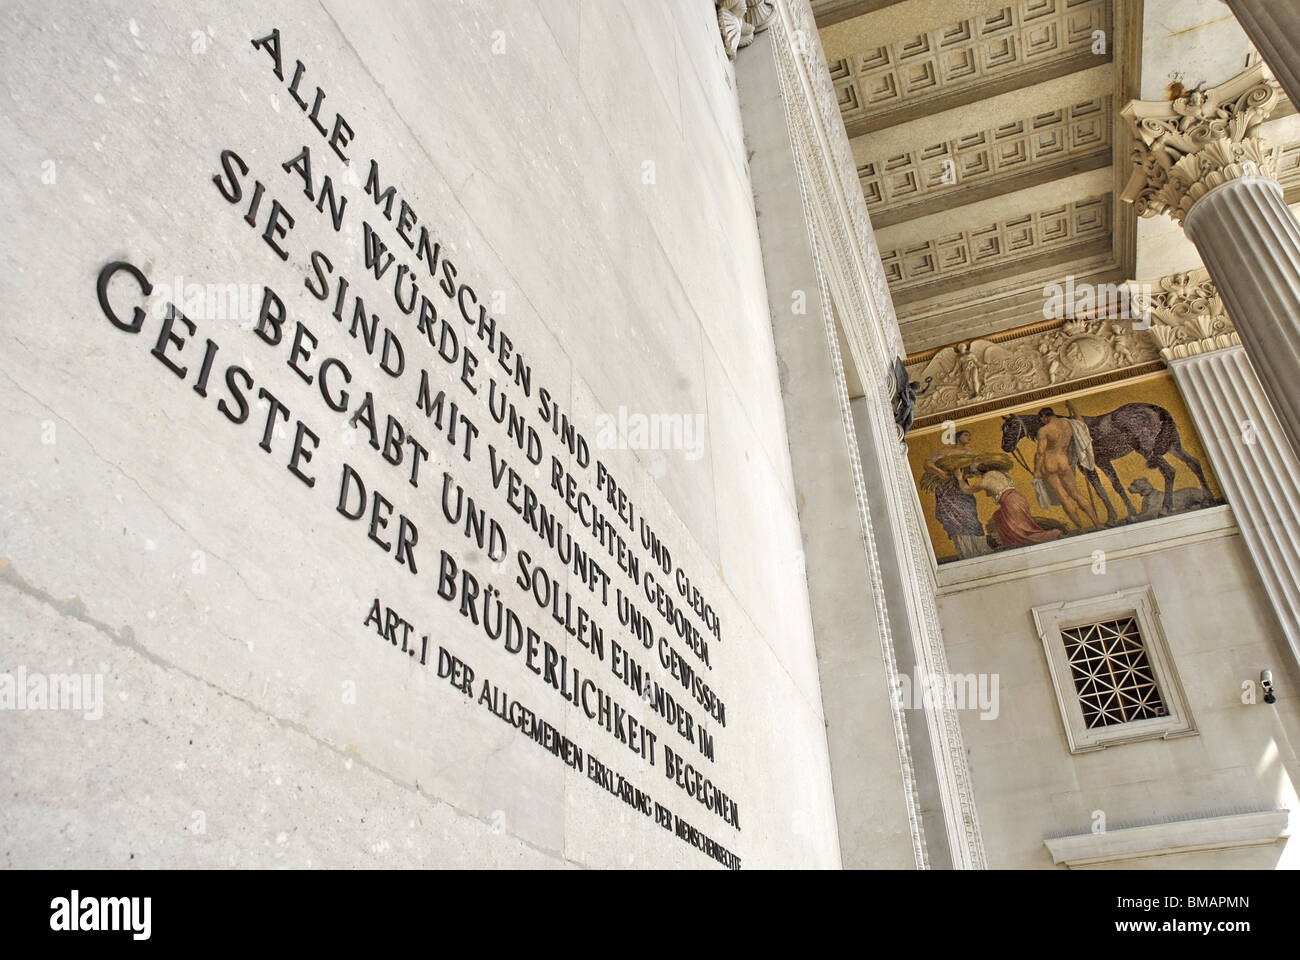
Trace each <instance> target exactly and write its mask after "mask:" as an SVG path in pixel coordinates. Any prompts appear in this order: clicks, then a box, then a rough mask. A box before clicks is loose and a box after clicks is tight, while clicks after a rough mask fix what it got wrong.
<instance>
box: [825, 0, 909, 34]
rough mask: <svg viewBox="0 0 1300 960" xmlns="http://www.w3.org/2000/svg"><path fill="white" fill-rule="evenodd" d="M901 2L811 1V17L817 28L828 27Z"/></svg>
mask: <svg viewBox="0 0 1300 960" xmlns="http://www.w3.org/2000/svg"><path fill="white" fill-rule="evenodd" d="M902 2H903V0H811V3H812V11H813V17H814V18H816V20H817V26H818V27H829V26H831V25H832V24H835V23H840V22H841V21H843V20H852V19H853V18H854V17H860V16H862V15H863V14H864V13H874V12H875V11H877V10H884V9H885V8H886V7H892V6H893V5H894V4H896V3H902Z"/></svg>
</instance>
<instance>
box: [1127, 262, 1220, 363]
mask: <svg viewBox="0 0 1300 960" xmlns="http://www.w3.org/2000/svg"><path fill="white" fill-rule="evenodd" d="M1156 283H1157V285H1158V286H1159V288H1160V289H1159V292H1157V293H1152V294H1149V295H1144V294H1142V293H1140V292H1139V294H1138V303H1139V306H1140V308H1141V309H1142V310H1143V311H1144V312H1147V311H1149V316H1150V317H1151V328H1150V329H1151V337H1152V339H1153V340H1154V341H1155V343H1156V344H1157V345H1158V346H1159V348H1160V355H1161V356H1162V357H1164V359H1165V360H1166V361H1170V360H1178V359H1182V358H1184V357H1192V356H1196V355H1197V354H1201V353H1210V352H1211V351H1214V350H1224V349H1226V348H1228V347H1237V346H1240V345H1241V338H1240V337H1239V336H1238V335H1237V331H1236V329H1235V328H1234V327H1233V325H1232V321H1231V320H1229V319H1228V312H1227V310H1226V309H1225V308H1224V306H1223V298H1222V297H1220V296H1219V291H1218V288H1217V287H1215V285H1214V281H1213V280H1211V279H1210V273H1209V271H1208V270H1205V269H1204V268H1197V269H1195V270H1192V271H1189V272H1188V273H1175V274H1171V275H1169V276H1167V277H1161V278H1160V279H1159V280H1157V281H1156Z"/></svg>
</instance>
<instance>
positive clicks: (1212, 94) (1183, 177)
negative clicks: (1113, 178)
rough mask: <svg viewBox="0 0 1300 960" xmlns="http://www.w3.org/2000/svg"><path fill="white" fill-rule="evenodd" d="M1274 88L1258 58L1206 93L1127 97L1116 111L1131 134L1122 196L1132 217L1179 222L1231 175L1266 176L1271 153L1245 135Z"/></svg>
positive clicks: (1274, 97)
mask: <svg viewBox="0 0 1300 960" xmlns="http://www.w3.org/2000/svg"><path fill="white" fill-rule="evenodd" d="M1280 95H1281V87H1279V86H1278V83H1277V81H1276V80H1274V79H1273V77H1272V75H1271V74H1270V73H1268V72H1267V69H1266V68H1265V67H1264V65H1263V64H1262V63H1260V64H1256V65H1255V66H1253V67H1251V68H1250V69H1248V70H1246V71H1245V72H1244V73H1240V74H1238V75H1237V76H1235V77H1233V78H1232V79H1231V80H1229V81H1228V82H1227V83H1223V84H1220V85H1219V86H1217V87H1212V88H1211V89H1209V90H1206V89H1204V87H1203V85H1202V87H1198V88H1197V89H1195V90H1191V91H1189V92H1188V93H1186V94H1185V95H1184V96H1181V97H1179V98H1178V99H1176V100H1174V101H1172V102H1167V101H1163V100H1161V101H1152V100H1132V101H1130V102H1129V103H1128V104H1127V105H1126V106H1125V107H1124V109H1123V110H1122V111H1121V114H1122V115H1123V116H1124V118H1125V119H1127V120H1128V123H1129V127H1130V128H1131V129H1132V130H1133V133H1134V134H1135V135H1136V137H1137V141H1138V142H1137V146H1136V147H1134V149H1133V168H1134V169H1133V173H1132V175H1131V176H1130V177H1129V182H1128V185H1127V186H1126V187H1125V188H1124V193H1123V194H1122V197H1123V199H1124V200H1125V201H1126V202H1128V203H1132V204H1135V205H1136V206H1137V212H1138V215H1139V216H1143V217H1153V216H1157V215H1159V214H1162V213H1167V214H1169V216H1171V217H1172V218H1173V219H1174V220H1176V221H1177V222H1178V223H1180V224H1181V223H1182V222H1183V219H1184V217H1186V216H1187V212H1188V211H1189V210H1190V209H1191V208H1192V205H1193V204H1194V203H1196V201H1197V200H1199V199H1200V198H1201V197H1202V196H1204V195H1205V194H1206V193H1207V192H1208V191H1209V190H1211V189H1213V188H1214V187H1217V186H1218V185H1219V184H1221V183H1224V182H1226V181H1228V180H1233V179H1236V178H1239V177H1267V178H1272V177H1273V175H1274V157H1273V153H1272V150H1270V149H1269V147H1268V146H1267V145H1266V144H1264V142H1263V141H1262V140H1260V139H1259V138H1258V137H1255V136H1253V135H1252V132H1253V131H1254V129H1255V128H1256V127H1258V126H1259V125H1260V124H1261V123H1263V122H1264V120H1265V119H1267V117H1268V115H1269V114H1270V113H1271V112H1272V110H1273V107H1274V106H1275V105H1276V104H1277V101H1278V98H1279V96H1280Z"/></svg>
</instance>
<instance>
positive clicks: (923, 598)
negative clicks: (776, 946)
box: [0, 0, 1300, 869]
mask: <svg viewBox="0 0 1300 960" xmlns="http://www.w3.org/2000/svg"><path fill="white" fill-rule="evenodd" d="M4 13H5V16H4V20H3V23H4V27H3V29H2V30H0V43H3V63H4V64H5V72H6V75H7V85H8V87H9V90H10V98H9V101H8V102H7V103H6V105H5V106H4V107H3V108H0V122H2V123H3V124H4V127H5V137H4V140H3V142H4V146H3V148H2V149H3V158H4V163H5V166H6V168H7V169H8V171H9V176H8V177H7V178H6V181H5V184H4V188H3V189H4V191H5V194H4V201H5V202H4V208H5V210H6V211H7V212H8V219H9V229H8V230H6V231H5V235H4V237H3V238H0V258H2V262H3V266H4V276H5V282H4V286H3V297H4V305H5V310H4V311H3V315H2V316H3V319H0V324H3V335H4V338H5V343H6V348H5V350H4V351H3V352H2V353H0V373H2V374H3V376H2V377H0V397H3V399H4V403H5V407H6V409H7V410H8V411H9V414H10V416H9V421H10V430H9V432H8V436H7V439H6V441H5V447H4V449H5V454H6V463H7V465H8V466H9V469H7V470H6V471H5V477H4V481H3V486H0V507H2V509H0V517H3V527H2V528H0V539H2V540H3V544H4V546H3V549H2V550H0V558H2V559H0V595H2V596H3V598H4V602H3V605H2V606H0V610H2V611H3V612H2V613H0V654H3V662H2V663H0V707H3V708H4V709H3V710H0V731H2V736H3V742H4V744H5V748H6V749H5V750H4V752H3V757H2V758H0V787H3V788H4V789H5V790H6V791H7V793H8V795H9V796H10V797H11V799H10V800H8V801H7V802H6V803H5V804H4V805H3V807H0V834H2V835H3V836H4V838H5V844H4V851H5V856H6V858H7V859H6V865H11V866H73V865H78V866H120V865H131V864H134V863H140V864H143V865H148V866H270V865H276V864H283V865H292V866H353V865H364V866H512V867H541V866H566V865H573V866H590V867H605V868H626V867H708V866H714V867H717V866H721V867H728V868H733V869H735V868H772V867H827V868H834V867H841V866H843V867H849V868H861V867H868V868H896V869H917V868H919V869H981V868H986V867H992V868H1023V869H1066V868H1070V869H1096V868H1103V869H1104V868H1114V867H1123V868H1133V867H1138V868H1151V869H1165V868H1174V869H1177V868H1186V867H1211V868H1238V867H1257V868H1258V867H1262V868H1285V867H1288V866H1295V865H1296V863H1297V859H1296V858H1297V854H1296V848H1295V846H1294V842H1292V841H1291V839H1290V837H1291V832H1292V826H1293V825H1294V824H1295V823H1296V822H1297V817H1300V813H1297V810H1300V799H1298V798H1297V795H1296V784H1297V783H1298V782H1300V761H1298V760H1297V754H1296V750H1295V747H1294V744H1296V743H1300V706H1298V705H1300V696H1298V695H1297V690H1298V689H1300V579H1298V577H1300V555H1298V554H1297V547H1296V544H1297V542H1300V536H1298V535H1300V529H1297V526H1300V520H1297V516H1298V515H1300V510H1298V509H1297V508H1298V507H1300V480H1297V477H1300V461H1298V460H1297V457H1296V452H1295V451H1296V450H1297V449H1300V393H1297V389H1296V387H1295V384H1296V383H1297V382H1300V376H1297V374H1300V370H1298V369H1297V368H1298V367H1300V330H1297V328H1296V317H1297V315H1300V311H1298V310H1297V309H1296V308H1297V307H1300V304H1297V303H1296V299H1297V297H1300V224H1297V222H1296V220H1295V215H1294V213H1293V211H1292V209H1291V204H1292V203H1293V202H1297V201H1300V120H1298V119H1297V114H1296V110H1295V108H1294V106H1293V105H1292V103H1293V100H1295V98H1300V81H1297V78H1298V77H1300V63H1298V61H1297V57H1296V55H1294V53H1293V51H1295V50H1298V49H1300V15H1297V14H1295V13H1292V12H1291V11H1290V10H1289V9H1283V7H1282V5H1279V4H1273V3H1270V2H1268V0H1230V2H1229V3H1227V4H1225V3H1222V2H1220V0H1195V2H1185V0H1145V2H1128V0H1021V2H1017V3H1010V2H1007V0H963V2H962V3H959V4H954V3H951V2H942V0H895V2H890V0H813V2H812V3H811V4H809V3H808V2H807V0H682V2H673V3H663V4H660V3H631V2H629V3H615V2H605V0H598V2H588V0H572V2H570V0H499V2H495V3H473V4H468V3H465V4H462V3H453V2H446V3H443V2H439V3H437V4H431V5H418V4H410V5H407V4H402V3H391V4H390V3H384V4H379V5H377V6H372V5H369V4H358V3H353V2H350V0H326V2H324V3H322V4H320V5H319V6H317V7H313V8H304V7H301V6H300V5H296V4H289V3H271V4H266V3H260V4H253V3H243V2H240V3H234V4H221V5H203V4H200V5H197V6H194V5H189V4H184V5H182V4H175V5H171V4H162V5H159V6H155V7H150V8H149V9H148V10H147V12H146V11H141V10H137V9H136V8H135V7H134V6H133V5H132V4H129V3H125V2H117V0H113V2H106V3H103V4H100V5H98V6H96V7H95V8H94V9H93V11H92V10H88V9H86V8H83V7H81V6H80V5H76V4H71V3H68V4H57V3H56V4H53V5H46V6H41V7H36V6H32V5H28V4H18V3H11V4H7V5H6V6H5V10H4ZM1284 39H1285V40H1286V41H1287V42H1283V40H1284ZM1291 41H1294V42H1291Z"/></svg>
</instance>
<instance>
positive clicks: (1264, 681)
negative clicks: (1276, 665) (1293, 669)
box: [1259, 670, 1277, 703]
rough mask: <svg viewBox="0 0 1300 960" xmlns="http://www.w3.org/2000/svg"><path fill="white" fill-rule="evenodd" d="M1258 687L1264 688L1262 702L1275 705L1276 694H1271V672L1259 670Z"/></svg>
mask: <svg viewBox="0 0 1300 960" xmlns="http://www.w3.org/2000/svg"><path fill="white" fill-rule="evenodd" d="M1259 685H1260V686H1261V687H1263V688H1264V702H1265V703H1277V694H1275V693H1274V692H1273V671H1272V670H1261V671H1260V672H1259Z"/></svg>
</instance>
